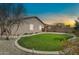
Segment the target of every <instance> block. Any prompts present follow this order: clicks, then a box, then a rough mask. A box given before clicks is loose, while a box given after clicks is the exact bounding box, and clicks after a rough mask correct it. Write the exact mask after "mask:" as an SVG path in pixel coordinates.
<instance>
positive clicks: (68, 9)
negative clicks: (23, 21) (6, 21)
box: [25, 3, 79, 17]
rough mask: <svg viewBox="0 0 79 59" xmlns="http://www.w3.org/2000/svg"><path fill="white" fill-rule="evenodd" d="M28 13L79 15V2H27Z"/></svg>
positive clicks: (37, 14)
mask: <svg viewBox="0 0 79 59" xmlns="http://www.w3.org/2000/svg"><path fill="white" fill-rule="evenodd" d="M25 7H26V10H27V13H26V14H27V15H29V16H39V15H41V17H42V16H44V15H47V14H49V15H50V14H52V15H70V16H78V15H79V4H77V3H75V4H74V3H28V4H25Z"/></svg>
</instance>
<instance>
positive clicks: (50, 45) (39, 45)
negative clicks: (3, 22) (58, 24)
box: [18, 34, 71, 51]
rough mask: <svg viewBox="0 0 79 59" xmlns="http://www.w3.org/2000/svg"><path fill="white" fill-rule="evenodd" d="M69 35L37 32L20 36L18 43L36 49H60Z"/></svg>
mask: <svg viewBox="0 0 79 59" xmlns="http://www.w3.org/2000/svg"><path fill="white" fill-rule="evenodd" d="M70 37H71V36H68V35H66V34H38V35H34V36H30V37H22V38H21V39H20V40H19V41H18V43H19V44H20V45H21V46H23V47H25V48H28V49H35V50H38V51H59V50H62V42H63V41H65V40H67V39H69V38H70Z"/></svg>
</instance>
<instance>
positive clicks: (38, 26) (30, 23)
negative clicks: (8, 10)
mask: <svg viewBox="0 0 79 59" xmlns="http://www.w3.org/2000/svg"><path fill="white" fill-rule="evenodd" d="M23 21H24V22H23V23H22V24H21V25H20V26H19V28H18V30H17V31H16V29H17V26H16V25H15V26H14V27H13V28H12V35H15V34H16V35H21V34H25V33H26V34H27V33H37V32H42V28H44V23H43V22H42V21H41V20H40V19H39V18H38V17H24V18H23Z"/></svg>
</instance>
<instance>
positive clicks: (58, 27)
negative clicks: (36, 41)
mask: <svg viewBox="0 0 79 59" xmlns="http://www.w3.org/2000/svg"><path fill="white" fill-rule="evenodd" d="M72 30H73V29H72V28H71V27H70V26H69V25H68V26H67V25H64V24H63V23H56V24H54V25H48V24H45V26H44V31H45V32H72Z"/></svg>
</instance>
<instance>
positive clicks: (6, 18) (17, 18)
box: [0, 3, 25, 40]
mask: <svg viewBox="0 0 79 59" xmlns="http://www.w3.org/2000/svg"><path fill="white" fill-rule="evenodd" d="M24 12H25V10H24V6H23V4H9V3H5V4H4V3H1V4H0V29H1V36H2V35H6V39H7V40H8V39H9V35H11V31H12V27H14V25H15V24H16V25H17V30H18V28H19V25H20V24H21V23H22V22H23V20H22V16H23V15H24Z"/></svg>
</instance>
